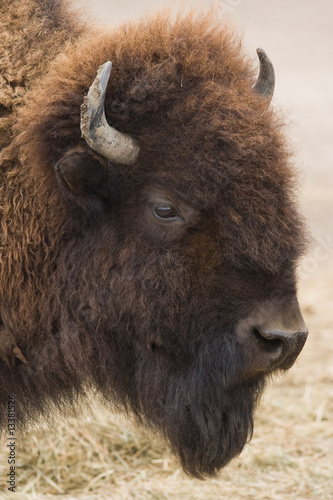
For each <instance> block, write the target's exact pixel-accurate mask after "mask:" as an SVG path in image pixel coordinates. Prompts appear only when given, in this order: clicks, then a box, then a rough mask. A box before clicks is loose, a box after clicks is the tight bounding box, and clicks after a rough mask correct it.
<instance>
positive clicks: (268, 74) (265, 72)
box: [253, 49, 275, 105]
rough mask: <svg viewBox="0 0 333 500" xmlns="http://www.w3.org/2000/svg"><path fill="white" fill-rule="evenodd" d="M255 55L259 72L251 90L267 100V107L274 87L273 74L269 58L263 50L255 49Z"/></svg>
mask: <svg viewBox="0 0 333 500" xmlns="http://www.w3.org/2000/svg"><path fill="white" fill-rule="evenodd" d="M257 54H258V57H259V61H260V72H259V77H258V80H257V81H256V83H255V84H254V86H253V90H254V91H255V92H257V93H258V94H259V95H260V96H261V97H263V98H264V99H267V101H268V105H269V104H270V102H271V100H272V97H273V93H274V87H275V72H274V68H273V64H272V63H271V60H270V58H269V57H268V56H267V54H266V52H265V51H264V50H263V49H257Z"/></svg>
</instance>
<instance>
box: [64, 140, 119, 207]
mask: <svg viewBox="0 0 333 500" xmlns="http://www.w3.org/2000/svg"><path fill="white" fill-rule="evenodd" d="M54 169H55V173H56V177H57V180H58V185H59V188H60V191H61V192H62V193H63V195H64V196H65V197H66V198H67V199H69V200H71V201H72V202H74V203H75V204H76V205H78V206H79V207H81V208H82V209H83V210H85V211H87V212H101V211H102V210H104V209H106V208H107V207H110V206H112V205H113V204H114V203H115V201H116V200H117V199H118V197H119V195H120V192H121V187H122V178H121V176H120V175H119V174H118V172H117V171H116V168H115V166H114V165H113V164H111V163H110V162H108V161H107V160H104V158H102V157H100V156H99V155H97V154H96V153H94V152H93V151H92V150H91V149H90V148H88V147H84V146H79V147H77V148H73V149H71V150H69V151H67V153H65V154H64V155H63V156H62V158H61V159H60V160H59V161H58V162H57V163H56V164H55V167H54Z"/></svg>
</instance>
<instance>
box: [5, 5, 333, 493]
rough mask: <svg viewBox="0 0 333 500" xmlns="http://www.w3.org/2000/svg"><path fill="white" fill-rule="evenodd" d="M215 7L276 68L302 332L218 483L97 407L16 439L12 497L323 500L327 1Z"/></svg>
mask: <svg viewBox="0 0 333 500" xmlns="http://www.w3.org/2000/svg"><path fill="white" fill-rule="evenodd" d="M77 1H80V2H81V3H82V1H83V0H77ZM161 3H162V2H158V1H156V0H150V1H149V0H141V2H140V3H134V1H133V0H127V1H126V0H123V2H121V3H120V2H119V3H118V2H116V1H115V0H114V1H111V0H110V1H107V0H96V1H95V2H92V3H90V4H89V5H90V6H89V10H90V12H91V15H92V16H93V17H95V19H97V20H98V21H99V22H101V21H103V22H110V23H111V24H113V25H114V24H116V22H118V21H119V19H129V18H131V17H135V16H136V15H138V14H140V13H142V12H143V10H144V8H146V7H156V6H157V5H161ZM192 3H193V2H192ZM201 3H202V5H203V6H204V7H208V6H209V4H210V3H211V2H208V1H207V2H201ZM217 5H218V7H219V10H220V11H221V12H222V11H224V12H225V13H227V14H228V15H230V16H231V17H232V18H233V20H234V21H235V22H236V23H237V24H238V25H239V26H240V27H241V29H242V31H243V32H244V33H245V36H244V43H245V46H246V50H247V51H248V52H249V53H253V54H254V61H255V48H256V47H257V46H262V47H264V48H265V49H266V51H267V52H268V53H269V55H270V57H271V58H272V60H273V62H274V65H275V69H276V73H277V88H276V94H275V98H274V105H275V106H278V107H283V108H284V109H285V110H286V112H287V114H288V119H289V120H290V125H289V133H290V137H291V141H292V142H293V143H294V144H295V146H296V149H297V157H296V159H295V161H297V163H298V164H299V165H300V168H301V169H302V171H303V172H304V174H303V176H302V179H303V184H302V186H301V188H300V200H301V203H302V206H303V212H304V214H305V215H306V217H307V219H308V221H309V226H310V229H311V232H312V235H313V242H312V246H311V249H310V251H309V253H308V255H307V256H306V257H305V258H304V260H303V261H302V263H301V266H300V270H299V275H300V283H299V299H300V303H301V306H302V310H303V313H304V317H305V320H306V322H307V325H308V327H309V330H310V336H309V340H308V342H307V343H306V346H305V348H304V350H303V352H302V353H301V355H300V357H299V359H298V361H297V363H296V365H295V366H294V367H293V368H292V369H291V370H290V371H289V373H288V374H287V375H285V376H283V377H281V378H279V379H274V380H273V381H272V382H271V384H270V386H269V388H268V389H267V390H266V393H265V395H264V397H263V400H262V402H261V404H260V407H259V409H258V411H257V416H256V425H255V432H254V436H253V439H252V441H251V443H250V444H249V445H248V446H247V447H246V448H245V450H244V451H243V452H242V454H241V456H240V457H239V458H237V459H236V460H234V461H233V462H232V464H231V465H230V466H229V467H227V468H226V469H224V471H223V472H222V473H221V475H220V476H219V477H218V478H217V479H214V480H207V481H205V482H200V481H198V480H195V479H190V478H188V477H186V476H185V475H184V474H183V473H182V472H181V471H180V469H179V468H178V466H177V464H176V463H175V461H174V459H173V458H172V457H171V456H170V454H169V453H168V451H167V450H166V449H165V447H164V446H163V445H161V443H159V442H157V441H155V440H154V438H153V437H152V436H148V435H146V436H144V434H143V433H142V432H140V431H139V430H137V429H135V427H134V426H132V425H131V424H130V423H129V422H126V421H124V420H123V419H120V418H119V417H116V416H114V415H110V414H108V413H107V412H105V410H103V409H102V407H98V408H97V409H95V416H92V415H88V416H85V417H81V419H79V420H75V419H74V420H73V419H71V420H70V421H69V422H67V423H66V424H65V423H63V424H61V423H60V424H59V423H56V424H55V426H54V428H51V429H50V428H47V427H45V428H44V427H43V428H39V429H32V430H31V432H30V433H29V434H28V435H27V436H26V437H23V436H19V440H18V445H17V459H18V462H17V493H16V498H20V499H21V498H22V499H23V498H25V499H27V500H29V499H47V498H59V499H81V500H84V499H87V500H88V499H89V500H90V499H111V500H118V499H119V500H120V499H121V500H130V499H137V500H138V499H142V500H148V499H160V500H163V499H172V500H178V499H188V500H196V499H198V500H199V499H205V500H217V499H223V500H229V499H230V500H231V499H232V500H238V499H247V500H248V499H256V500H261V499H265V500H285V499H299V500H302V499H304V500H305V499H311V500H312V499H317V498H318V499H325V500H329V499H333V423H332V422H333V343H332V334H333V329H332V326H333V318H332V311H333V286H332V284H333V222H332V221H333V168H332V166H333V165H332V163H333V151H332V140H331V133H332V129H333V127H332V125H333V92H332V88H333V66H332V64H328V61H330V60H331V47H332V38H333V36H332V32H331V25H332V16H333V3H332V2H330V1H329V0H320V1H318V2H316V3H314V2H304V1H303V2H301V0H294V1H293V2H288V1H287V0H280V1H279V2H266V1H264V0H252V1H251V2H248V1H245V0H243V1H242V0H223V1H220V2H218V3H217ZM7 456H8V452H7V450H6V446H5V444H4V443H1V446H0V499H1V500H2V499H5V498H15V496H14V497H13V496H12V494H11V493H8V492H7V493H6V489H7V486H6V484H5V481H6V479H5V475H6V474H7V467H8V466H7Z"/></svg>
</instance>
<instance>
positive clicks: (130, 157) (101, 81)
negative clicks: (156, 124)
mask: <svg viewBox="0 0 333 500" xmlns="http://www.w3.org/2000/svg"><path fill="white" fill-rule="evenodd" d="M111 68H112V63H111V62H110V61H108V62H106V63H105V64H103V65H102V66H100V67H99V69H98V71H97V76H96V78H95V81H94V83H93V84H92V85H91V87H90V89H89V92H88V94H87V95H86V96H85V98H84V100H83V104H82V106H81V125H80V126H81V137H82V138H83V139H84V140H85V141H86V142H87V144H88V145H89V146H90V147H91V149H93V150H94V151H96V153H99V154H100V155H101V156H104V158H107V159H108V160H111V161H114V162H115V163H120V164H122V165H133V163H135V161H136V160H137V157H138V155H139V146H138V144H137V143H136V141H135V140H134V139H132V137H131V136H129V135H128V134H123V133H121V132H118V130H116V129H114V128H113V127H110V125H109V124H108V122H107V121H106V118H105V111H104V101H105V92H106V87H107V84H108V81H109V77H110V73H111Z"/></svg>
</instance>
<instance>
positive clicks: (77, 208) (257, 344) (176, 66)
mask: <svg viewBox="0 0 333 500" xmlns="http://www.w3.org/2000/svg"><path fill="white" fill-rule="evenodd" d="M0 14H1V21H0V22H1V30H2V33H1V42H0V43H1V47H0V63H1V73H0V79H1V89H0V103H1V105H0V116H1V120H0V144H1V147H2V151H1V191H0V197H1V198H0V199H1V258H0V263H1V269H0V283H1V290H0V294H1V295H0V314H1V330H0V339H1V345H0V387H1V406H0V408H1V422H2V426H5V425H6V422H7V400H8V395H10V394H14V395H15V397H16V402H17V417H18V419H19V420H20V422H22V425H23V424H25V423H29V421H31V420H33V419H35V418H36V417H37V416H38V415H47V414H50V413H52V412H54V409H55V408H58V409H59V408H60V409H63V410H66V408H68V406H69V405H70V404H72V403H73V402H76V401H77V400H78V399H79V398H80V396H81V395H84V394H85V392H86V391H89V390H91V389H94V390H96V389H97V390H98V391H99V392H100V393H101V394H102V395H103V396H104V398H105V400H106V401H107V402H108V403H110V404H111V405H112V407H113V408H116V409H122V410H125V411H126V412H131V413H133V414H134V415H135V416H136V418H137V420H138V422H140V423H141V424H143V425H146V426H148V427H149V428H150V429H153V430H154V431H156V432H158V433H159V434H160V435H161V436H163V437H164V438H165V439H166V440H167V442H168V443H169V444H170V445H171V448H172V450H173V451H174V452H175V453H176V454H177V455H178V457H179V459H180V462H181V465H182V466H183V468H184V470H185V471H186V472H188V473H189V474H191V475H193V476H196V477H199V478H202V477H205V476H212V475H214V474H215V473H216V472H217V471H218V470H219V469H220V468H221V467H223V466H225V465H226V464H227V463H228V462H229V461H230V460H231V459H232V458H233V457H235V456H236V455H237V454H239V453H240V452H241V450H242V449H243V447H244V445H245V443H246V441H247V440H248V438H249V437H250V436H251V433H252V428H253V412H254V410H255V406H256V403H257V401H258V398H259V396H260V394H261V392H262V390H263V387H264V383H265V379H267V377H270V375H271V374H272V373H273V372H276V371H279V370H287V369H288V368H290V367H291V366H292V364H293V363H294V361H295V359H296V358H297V356H298V354H299V353H300V351H301V349H302V347H303V345H304V342H305V340H306V337H307V329H306V327H305V325H304V322H303V320H302V317H301V314H300V310H299V306H298V303H297V299H296V278H295V275H296V264H297V261H298V259H299V257H300V256H301V254H302V253H303V252H304V248H305V243H306V231H305V230H304V226H303V220H302V218H301V216H300V215H299V213H298V212H297V207H296V202H295V193H294V188H295V175H294V170H293V167H292V165H291V160H290V152H289V150H288V146H287V141H286V139H285V137H284V135H283V127H282V123H281V120H280V119H279V117H277V116H276V113H274V110H273V109H272V107H270V106H269V103H270V100H271V98H272V94H273V89H274V70H273V66H272V64H271V63H270V61H269V59H268V57H267V56H266V55H265V53H264V51H262V50H259V51H258V54H259V59H260V74H259V77H258V79H257V81H256V76H255V73H254V71H253V69H252V65H251V63H250V61H249V60H247V59H246V57H245V56H244V55H243V54H242V52H241V49H240V46H239V41H238V40H237V37H235V36H234V35H233V32H232V30H231V29H230V28H229V27H228V26H227V25H225V24H223V25H220V24H219V23H218V22H216V21H214V18H213V14H212V13H210V14H205V15H201V16H197V17H196V16H195V15H192V14H190V15H187V16H183V17H178V18H176V19H173V20H172V17H171V16H170V17H168V16H167V15H165V14H163V15H159V16H156V17H154V18H153V19H150V20H148V21H146V20H143V21H141V22H139V23H136V24H134V23H133V24H127V25H123V26H121V27H120V28H119V29H117V30H114V31H111V32H106V31H103V30H102V31H101V30H100V29H95V30H93V29H91V28H87V27H85V26H80V25H78V24H76V22H75V21H74V20H73V19H75V16H74V17H73V16H72V15H71V14H70V13H69V12H68V11H66V10H65V9H64V7H63V6H62V3H61V2H59V1H57V0H48V1H47V2H44V1H42V0H14V1H13V0H4V1H3V2H2V6H1V9H0ZM107 61H112V75H111V77H110V80H109V75H110V71H111V63H110V62H107ZM96 72H97V76H96ZM87 94H88V95H87ZM81 134H82V135H81Z"/></svg>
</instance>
